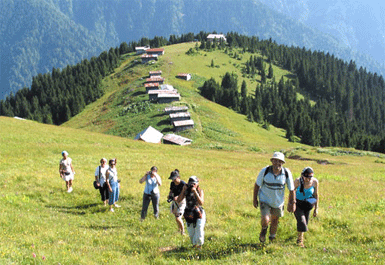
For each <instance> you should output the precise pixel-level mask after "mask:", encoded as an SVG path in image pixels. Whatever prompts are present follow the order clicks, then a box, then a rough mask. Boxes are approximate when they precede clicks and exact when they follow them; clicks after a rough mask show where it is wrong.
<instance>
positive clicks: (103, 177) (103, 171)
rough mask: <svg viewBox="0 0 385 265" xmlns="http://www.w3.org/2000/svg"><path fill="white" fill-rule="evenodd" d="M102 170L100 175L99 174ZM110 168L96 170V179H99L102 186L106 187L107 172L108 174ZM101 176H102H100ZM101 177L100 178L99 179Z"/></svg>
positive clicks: (100, 167) (99, 167)
mask: <svg viewBox="0 0 385 265" xmlns="http://www.w3.org/2000/svg"><path fill="white" fill-rule="evenodd" d="M99 169H100V173H99ZM107 169H108V166H104V167H102V166H98V167H97V168H96V170H95V177H97V178H98V179H99V183H100V186H103V185H104V182H106V172H107ZM99 174H100V175H99ZM99 176H100V178H99Z"/></svg>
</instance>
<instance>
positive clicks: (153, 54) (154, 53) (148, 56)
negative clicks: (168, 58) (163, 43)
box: [135, 47, 164, 63]
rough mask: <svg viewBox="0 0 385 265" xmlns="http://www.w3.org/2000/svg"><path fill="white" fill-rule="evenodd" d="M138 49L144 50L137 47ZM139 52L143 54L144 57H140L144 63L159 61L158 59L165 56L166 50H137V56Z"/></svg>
mask: <svg viewBox="0 0 385 265" xmlns="http://www.w3.org/2000/svg"><path fill="white" fill-rule="evenodd" d="M136 48H142V47H135V49H136ZM138 51H140V53H143V55H142V56H140V59H142V63H148V62H150V61H157V60H158V57H159V56H161V55H163V54H164V48H154V49H150V48H148V49H146V48H145V47H143V49H140V50H137V52H136V53H137V54H138ZM140 53H139V54H140Z"/></svg>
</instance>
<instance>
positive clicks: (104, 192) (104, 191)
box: [99, 182, 109, 201]
mask: <svg viewBox="0 0 385 265" xmlns="http://www.w3.org/2000/svg"><path fill="white" fill-rule="evenodd" d="M99 192H100V197H101V198H102V201H105V200H108V198H109V195H108V185H107V182H104V184H103V187H101V188H100V189H99Z"/></svg>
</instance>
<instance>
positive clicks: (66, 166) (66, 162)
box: [60, 157, 72, 173]
mask: <svg viewBox="0 0 385 265" xmlns="http://www.w3.org/2000/svg"><path fill="white" fill-rule="evenodd" d="M71 163H72V159H71V158H69V157H67V159H63V158H62V159H61V160H60V166H61V169H63V170H64V172H67V173H72V169H71Z"/></svg>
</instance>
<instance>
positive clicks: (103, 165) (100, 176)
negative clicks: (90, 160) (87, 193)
mask: <svg viewBox="0 0 385 265" xmlns="http://www.w3.org/2000/svg"><path fill="white" fill-rule="evenodd" d="M107 169H108V166H107V159H105V158H102V159H101V160H100V166H98V167H97V168H96V170H95V180H96V181H97V182H98V183H99V184H100V188H99V192H100V196H101V198H102V201H103V202H104V206H107V201H108V198H109V194H108V185H107V181H106V172H107Z"/></svg>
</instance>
